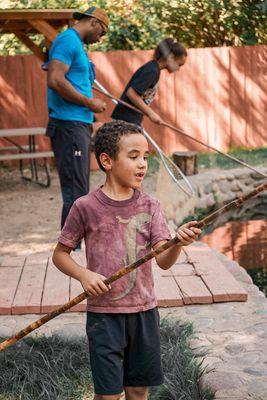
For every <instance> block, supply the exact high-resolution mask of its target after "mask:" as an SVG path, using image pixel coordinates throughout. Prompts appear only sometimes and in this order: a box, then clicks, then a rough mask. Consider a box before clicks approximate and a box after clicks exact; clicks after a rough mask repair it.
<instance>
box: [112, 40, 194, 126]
mask: <svg viewBox="0 0 267 400" xmlns="http://www.w3.org/2000/svg"><path fill="white" fill-rule="evenodd" d="M186 58H187V52H186V49H185V48H184V47H183V45H182V44H180V43H178V42H176V41H175V40H174V39H171V38H167V39H164V40H162V41H161V42H160V43H159V44H158V46H157V47H156V50H155V52H154V55H153V59H152V60H151V61H149V62H147V63H146V64H144V65H142V66H141V67H140V68H139V69H138V70H137V71H136V72H135V73H134V74H133V76H132V78H131V79H130V81H129V82H128V84H127V85H126V87H125V89H124V91H123V93H122V95H121V100H123V101H126V102H127V103H130V104H131V105H133V106H135V107H137V108H139V110H140V111H142V112H143V114H144V115H146V116H147V117H148V118H149V119H150V120H151V121H152V122H154V123H156V124H161V123H162V119H161V117H160V116H159V115H158V114H157V113H156V112H155V111H153V110H152V109H151V108H150V104H151V102H152V101H153V99H154V97H155V94H156V90H157V85H158V82H159V79H160V72H161V70H163V69H166V70H167V71H168V72H169V73H173V72H176V71H178V70H179V69H180V68H181V66H182V65H184V63H185V62H186ZM111 118H113V119H119V120H123V121H126V122H131V123H135V124H137V125H141V123H142V120H143V116H142V115H141V114H140V113H138V112H136V111H134V110H131V109H130V108H127V107H126V106H124V105H122V104H117V105H116V107H115V109H114V110H113V113H112V115H111Z"/></svg>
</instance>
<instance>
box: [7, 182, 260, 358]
mask: <svg viewBox="0 0 267 400" xmlns="http://www.w3.org/2000/svg"><path fill="white" fill-rule="evenodd" d="M264 190H267V182H265V183H263V184H261V185H259V186H257V187H256V188H255V189H254V190H252V191H251V192H249V193H248V194H246V195H244V196H241V197H238V198H237V199H235V200H233V201H231V202H230V203H228V204H226V205H225V206H223V207H221V208H219V209H218V210H217V211H214V212H213V213H211V214H210V215H208V216H207V217H205V218H203V219H202V220H200V221H198V223H197V225H196V227H198V228H200V229H202V228H203V227H204V226H207V225H209V224H210V223H211V222H213V221H214V220H215V219H216V218H218V217H219V216H220V215H222V214H224V213H225V212H227V211H229V210H230V209H231V208H238V207H240V206H241V205H242V204H243V203H244V202H245V201H247V200H249V199H251V198H252V197H255V196H257V195H258V194H259V193H261V192H263V191H264ZM179 243H180V240H179V239H178V238H177V236H175V237H174V238H172V239H171V240H169V241H168V242H166V243H164V244H163V245H162V246H159V247H158V248H157V249H156V250H153V251H151V252H149V253H148V254H146V255H145V256H143V257H141V258H140V259H138V260H136V261H135V262H133V263H132V264H130V265H128V266H126V267H123V268H121V269H119V270H118V271H117V272H116V273H115V274H114V275H111V276H110V277H109V278H107V279H105V281H104V283H105V284H106V285H109V284H111V283H113V282H115V281H117V280H118V279H120V278H121V277H123V276H124V275H126V274H129V273H130V272H132V271H133V270H134V269H136V268H138V267H139V266H140V265H142V264H144V263H145V262H147V261H148V260H150V259H152V258H154V257H155V256H156V255H158V254H160V253H162V252H163V251H165V250H167V249H168V248H170V247H171V246H173V245H175V244H179ZM87 297H90V294H89V293H87V292H83V293H81V294H79V295H78V296H77V297H75V298H74V299H72V300H70V301H69V302H68V303H65V304H64V305H63V306H61V307H59V308H57V309H56V310H54V311H51V312H50V313H48V314H46V315H44V316H43V317H42V318H40V319H38V320H37V321H35V322H33V323H31V324H30V325H28V326H27V327H26V328H24V329H22V330H21V331H19V332H18V333H16V334H15V335H14V336H12V337H10V338H8V339H6V340H5V341H4V342H2V343H0V351H3V350H5V349H6V348H7V347H9V346H11V345H12V344H14V343H16V342H17V341H18V340H20V339H22V338H23V337H24V336H26V335H28V334H29V333H31V332H32V331H34V330H35V329H37V328H39V327H40V326H42V325H44V324H45V323H46V322H48V321H50V320H51V319H53V318H55V317H57V316H58V315H59V314H62V313H64V312H65V311H67V310H69V309H70V308H72V307H73V306H75V305H76V304H79V303H81V302H82V301H83V300H84V299H86V298H87Z"/></svg>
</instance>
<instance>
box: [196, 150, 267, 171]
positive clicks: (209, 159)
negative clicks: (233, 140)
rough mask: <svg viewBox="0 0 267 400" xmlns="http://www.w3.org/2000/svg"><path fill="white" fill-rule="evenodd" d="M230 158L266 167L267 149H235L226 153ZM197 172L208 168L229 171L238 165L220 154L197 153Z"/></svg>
mask: <svg viewBox="0 0 267 400" xmlns="http://www.w3.org/2000/svg"><path fill="white" fill-rule="evenodd" d="M228 154H230V155H231V156H234V157H236V158H238V159H239V160H241V161H244V162H245V163H247V164H250V165H260V166H267V147H260V148H255V149H243V148H236V149H232V150H230V151H229V152H228ZM197 157H198V167H199V170H206V169H210V168H220V169H231V168H238V167H239V164H238V163H237V162H235V161H232V160H230V159H229V158H227V157H225V156H224V155H222V154H217V153H213V152H212V153H198V156H197Z"/></svg>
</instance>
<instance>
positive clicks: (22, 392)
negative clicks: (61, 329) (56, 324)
mask: <svg viewBox="0 0 267 400" xmlns="http://www.w3.org/2000/svg"><path fill="white" fill-rule="evenodd" d="M88 362H89V361H88V344H87V340H84V342H83V341H82V340H79V341H78V340H76V341H75V340H72V341H64V340H62V339H60V338H58V337H56V336H54V337H51V338H45V337H42V338H39V339H31V338H27V339H25V340H23V342H20V343H18V344H17V345H15V346H13V347H10V348H8V349H7V350H6V351H4V352H1V353H0V399H1V400H2V399H5V400H41V399H42V400H44V399H45V400H67V399H68V400H76V399H77V400H78V399H79V400H80V399H83V400H85V399H86V400H87V399H88V400H89V399H91V398H92V393H93V389H92V379H91V376H90V372H89V369H88ZM86 394H87V395H88V394H91V396H90V397H84V396H85V395H86ZM1 396H2V397H1Z"/></svg>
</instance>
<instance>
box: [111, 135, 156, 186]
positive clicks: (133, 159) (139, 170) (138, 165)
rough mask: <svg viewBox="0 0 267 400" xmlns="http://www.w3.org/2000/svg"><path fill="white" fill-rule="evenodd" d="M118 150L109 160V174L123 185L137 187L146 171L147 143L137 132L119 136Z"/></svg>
mask: <svg viewBox="0 0 267 400" xmlns="http://www.w3.org/2000/svg"><path fill="white" fill-rule="evenodd" d="M118 146H119V151H118V154H117V157H116V159H115V160H111V171H110V172H111V175H112V177H113V178H114V179H116V181H117V183H119V184H120V185H121V186H123V187H131V188H133V189H138V188H139V187H140V186H141V183H142V181H143V179H144V177H145V174H146V171H147V159H148V155H149V152H148V143H147V140H146V138H145V137H144V136H143V135H142V134H139V133H136V134H135V133H131V134H128V135H127V134H126V135H124V136H122V137H121V138H120V141H119V144H118Z"/></svg>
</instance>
